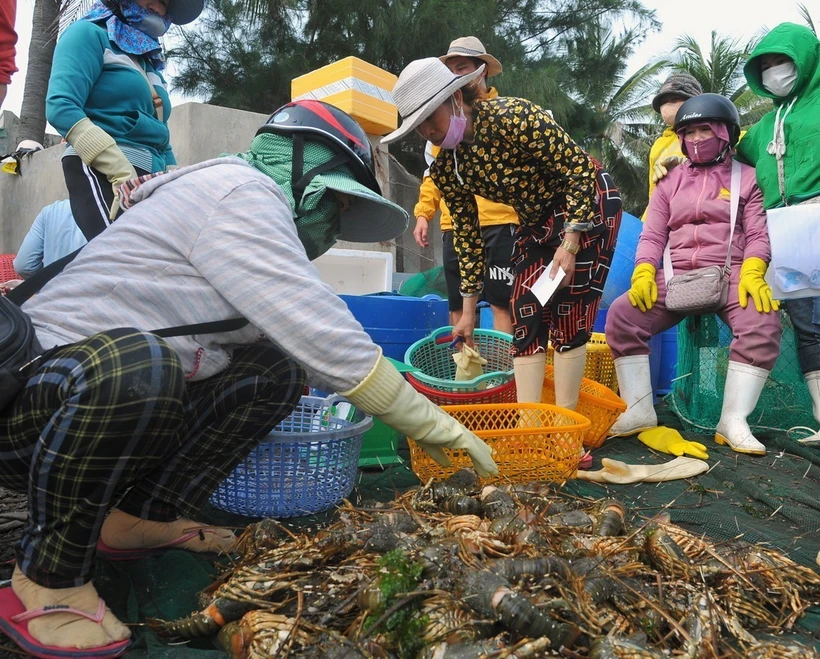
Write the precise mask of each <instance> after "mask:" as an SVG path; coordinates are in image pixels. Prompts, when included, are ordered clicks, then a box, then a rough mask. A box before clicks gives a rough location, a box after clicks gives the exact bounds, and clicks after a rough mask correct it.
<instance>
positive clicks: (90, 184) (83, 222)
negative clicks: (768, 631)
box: [46, 0, 204, 240]
mask: <svg viewBox="0 0 820 659" xmlns="http://www.w3.org/2000/svg"><path fill="white" fill-rule="evenodd" d="M203 3H204V0H97V2H95V3H94V4H93V5H91V8H90V10H89V11H88V13H87V14H85V15H84V16H83V17H82V18H81V19H80V20H78V21H76V22H75V23H72V24H71V25H70V26H69V27H68V28H67V29H66V30H65V32H64V33H63V34H62V35H61V37H60V40H59V41H58V42H57V46H56V48H55V50H54V65H53V67H52V70H51V78H50V79H49V83H48V96H47V99H46V117H47V118H48V121H49V123H50V124H51V125H52V126H54V127H55V128H56V129H57V132H59V133H60V135H62V136H63V137H64V138H65V139H66V142H68V148H67V149H66V151H65V154H64V155H63V161H62V164H63V173H64V175H65V180H66V187H67V188H68V194H69V199H70V201H71V212H72V213H73V214H74V218H75V220H76V222H77V225H78V226H79V227H80V229H82V232H83V234H84V235H85V237H86V239H87V240H91V239H92V238H93V237H94V236H96V235H97V234H99V233H100V232H102V231H103V230H104V229H105V228H106V227H107V226H108V225H109V224H110V223H111V222H112V221H113V220H115V219H116V218H117V217H118V216H119V213H120V209H119V194H118V190H119V187H120V185H122V183H123V182H125V181H127V180H129V179H132V178H137V176H140V175H143V174H151V173H154V172H162V171H165V170H166V169H168V168H172V167H175V166H176V164H177V163H176V158H175V157H174V152H173V151H172V149H171V141H170V134H169V131H168V117H169V116H170V115H171V100H170V98H169V97H168V91H167V90H166V86H165V80H164V78H163V77H162V70H163V69H164V68H165V58H164V56H163V54H162V46H161V44H160V42H159V38H160V37H161V36H162V35H163V34H165V32H167V31H168V29H169V28H170V26H171V25H172V24H173V25H185V24H186V23H190V22H191V21H193V20H195V19H196V18H197V16H199V14H200V13H201V12H202V7H203Z"/></svg>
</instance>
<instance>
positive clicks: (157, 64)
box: [80, 0, 171, 71]
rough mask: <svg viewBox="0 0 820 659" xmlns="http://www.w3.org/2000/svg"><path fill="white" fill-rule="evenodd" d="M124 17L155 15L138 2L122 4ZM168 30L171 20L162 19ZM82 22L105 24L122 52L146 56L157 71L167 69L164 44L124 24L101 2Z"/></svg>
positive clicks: (109, 34)
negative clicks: (163, 49) (163, 50)
mask: <svg viewBox="0 0 820 659" xmlns="http://www.w3.org/2000/svg"><path fill="white" fill-rule="evenodd" d="M121 10H122V12H123V17H124V18H126V19H129V18H131V19H137V18H140V17H142V16H148V15H151V14H154V12H152V11H150V10H149V9H144V8H143V7H140V6H139V5H138V4H137V3H136V2H130V1H127V2H123V3H122V4H121ZM162 19H163V21H164V23H165V26H166V28H167V27H169V26H170V25H171V21H170V19H168V18H166V17H162ZM80 20H83V21H90V22H92V23H103V22H104V23H105V26H106V29H107V30H108V38H109V39H110V40H111V41H112V42H114V43H115V44H117V45H118V46H119V47H120V48H122V50H123V51H124V52H126V53H130V54H131V55H144V56H145V57H147V58H148V60H150V62H151V64H152V65H153V67H154V68H155V69H156V70H157V71H161V70H162V69H164V68H165V57H164V56H163V54H162V44H160V42H159V41H158V40H157V39H154V38H153V37H149V36H148V35H147V34H145V32H141V31H140V30H138V29H137V28H135V27H132V26H131V25H128V23H124V22H123V21H121V20H120V19H119V18H118V17H117V16H115V15H114V12H113V11H111V9H109V8H108V7H106V6H105V5H104V4H103V3H102V2H101V1H100V0H97V2H95V3H94V4H93V5H91V8H90V9H89V10H88V13H87V14H85V16H83V17H82V18H81V19H80Z"/></svg>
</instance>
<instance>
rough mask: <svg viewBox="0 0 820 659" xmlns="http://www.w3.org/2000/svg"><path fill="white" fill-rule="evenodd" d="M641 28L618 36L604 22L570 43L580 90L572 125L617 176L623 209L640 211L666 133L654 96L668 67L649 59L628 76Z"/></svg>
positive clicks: (578, 137)
mask: <svg viewBox="0 0 820 659" xmlns="http://www.w3.org/2000/svg"><path fill="white" fill-rule="evenodd" d="M639 29H640V28H633V29H632V30H627V31H626V32H624V33H623V34H621V35H618V36H616V35H615V34H613V32H612V29H611V28H610V27H608V26H606V25H604V24H603V23H602V22H599V23H598V24H596V25H592V26H589V27H587V28H586V29H585V30H583V32H582V33H580V34H578V35H576V36H575V38H573V39H571V40H569V41H568V42H567V44H566V48H567V60H568V62H569V64H570V67H571V69H572V71H571V73H570V76H571V77H572V78H573V79H574V83H575V84H574V88H575V89H577V90H578V91H577V95H578V97H577V98H576V103H575V108H574V115H575V116H574V118H573V119H572V121H570V122H568V123H567V127H568V129H569V130H570V132H571V133H572V134H573V136H574V137H575V138H576V140H577V141H578V143H579V144H580V145H581V146H582V147H583V148H584V149H585V150H586V151H587V152H588V153H590V154H591V155H592V156H593V157H595V158H596V159H597V160H599V161H600V162H601V164H602V165H603V166H604V168H605V169H607V171H609V173H610V174H612V177H613V178H614V179H615V181H616V182H617V184H618V187H619V189H620V191H621V195H622V197H623V200H624V207H625V208H626V209H627V210H629V211H630V212H633V213H638V214H640V212H641V211H642V209H643V207H644V206H645V205H646V201H647V192H648V190H647V176H648V174H647V166H648V161H649V149H650V148H651V146H652V142H653V141H654V139H655V138H656V137H657V135H658V133H659V132H660V131H661V128H660V124H659V123H658V117H657V114H656V113H655V112H654V111H653V110H652V107H651V105H650V104H649V98H650V97H651V95H652V94H653V93H654V92H655V91H656V88H657V82H656V78H657V74H658V73H659V72H660V71H661V70H663V69H664V68H665V66H666V64H665V62H663V61H656V62H650V63H648V64H646V65H644V66H643V67H641V68H640V69H638V70H637V71H636V72H635V73H633V74H632V75H631V76H629V77H627V78H625V77H624V71H625V69H626V64H627V59H628V57H629V55H630V54H631V52H632V50H633V49H634V48H635V46H636V45H637V43H638V42H639V40H640V39H639V34H638V32H637V31H638V30H639Z"/></svg>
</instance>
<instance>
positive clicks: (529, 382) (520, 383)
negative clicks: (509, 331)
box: [513, 352, 547, 428]
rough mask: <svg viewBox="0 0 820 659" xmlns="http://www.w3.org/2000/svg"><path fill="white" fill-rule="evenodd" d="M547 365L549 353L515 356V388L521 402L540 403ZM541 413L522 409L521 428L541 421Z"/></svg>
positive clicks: (520, 414)
mask: <svg viewBox="0 0 820 659" xmlns="http://www.w3.org/2000/svg"><path fill="white" fill-rule="evenodd" d="M546 365H547V353H545V352H537V353H535V354H534V355H526V356H524V357H515V358H514V359H513V368H515V390H516V396H517V400H518V402H519V403H540V402H541V390H542V389H543V388H544V371H545V370H546ZM540 419H541V416H540V414H537V413H534V412H532V411H531V410H520V411H519V417H518V427H519V428H532V427H534V426H537V425H538V424H539V422H540Z"/></svg>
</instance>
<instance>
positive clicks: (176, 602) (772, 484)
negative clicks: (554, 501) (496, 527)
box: [97, 406, 820, 659]
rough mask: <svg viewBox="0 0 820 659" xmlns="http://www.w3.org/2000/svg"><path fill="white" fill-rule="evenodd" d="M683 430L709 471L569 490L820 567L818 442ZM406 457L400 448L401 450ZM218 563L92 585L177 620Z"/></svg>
mask: <svg viewBox="0 0 820 659" xmlns="http://www.w3.org/2000/svg"><path fill="white" fill-rule="evenodd" d="M659 416H660V422H661V423H662V424H665V425H668V426H673V427H678V428H680V426H679V424H678V423H677V418H676V417H675V416H674V415H673V414H671V413H670V412H669V411H668V410H666V409H665V407H664V406H660V407H659ZM684 436H685V437H686V438H687V439H694V440H697V441H701V442H702V443H704V444H706V445H707V446H708V447H709V455H710V460H709V463H710V465H712V469H711V471H709V472H708V473H707V474H704V475H702V476H699V477H697V478H695V479H692V480H691V481H674V482H671V483H658V484H638V485H607V486H600V485H597V484H594V483H588V482H583V481H571V482H569V483H567V484H566V485H565V490H566V491H567V492H568V493H570V494H573V495H579V496H586V497H592V498H595V499H598V498H602V497H605V496H612V497H615V498H618V499H620V500H621V501H623V502H624V503H625V504H626V505H627V506H628V507H629V508H630V511H631V513H632V515H633V524H640V523H641V521H642V518H644V519H645V518H649V517H651V516H653V515H655V514H656V513H658V512H660V511H661V510H666V511H667V512H668V513H669V514H670V515H671V518H672V521H673V522H675V523H677V524H680V525H681V526H683V527H685V528H687V529H688V530H690V531H693V532H695V533H702V534H704V535H707V536H709V537H711V538H713V539H715V540H718V541H722V540H729V539H732V538H735V537H738V536H742V537H743V538H744V539H746V540H747V541H749V542H762V543H768V544H769V545H770V546H772V547H776V548H778V549H780V550H782V551H784V552H785V553H786V554H788V555H789V556H790V557H791V558H792V559H793V560H795V561H797V562H799V563H802V564H804V565H810V566H812V567H814V568H815V569H817V565H816V564H815V557H816V556H817V553H818V551H819V550H820V532H818V531H820V449H811V448H805V447H801V446H799V445H797V444H795V443H794V442H791V441H789V440H787V439H786V438H785V437H781V436H775V435H768V436H767V435H762V436H761V438H762V439H763V441H764V442H765V443H766V444H767V445H768V447H769V453H768V455H767V456H766V457H762V458H761V457H753V456H744V455H740V454H737V453H734V452H732V451H731V450H728V449H726V448H725V447H718V446H717V445H715V443H714V442H713V441H712V440H711V438H710V437H704V436H698V435H696V434H693V433H686V432H685V433H684ZM594 453H595V459H596V462H595V466H594V467H593V468H596V469H597V468H599V467H600V458H602V457H609V458H614V459H618V460H623V461H625V462H636V463H640V462H644V463H660V462H665V461H667V460H669V459H671V457H672V456H666V455H663V454H659V453H655V452H653V451H650V450H649V449H647V448H646V447H645V446H643V444H641V443H640V442H638V440H637V439H635V438H630V439H620V440H618V439H616V440H609V441H608V442H606V443H605V444H604V446H603V447H601V448H600V449H597V450H596V451H595V452H594ZM405 456H406V453H405ZM417 484H418V481H417V480H416V478H415V476H414V475H413V473H412V471H411V470H410V469H409V468H408V467H407V466H406V465H402V466H398V467H393V468H390V469H388V470H385V471H371V472H362V473H361V475H360V479H359V483H358V485H357V488H356V490H355V491H354V494H353V495H352V496H351V500H352V501H354V502H355V501H356V498H357V497H363V498H367V499H378V500H382V501H389V500H392V499H393V498H394V497H395V494H396V493H397V492H403V491H405V490H406V489H407V488H409V487H413V486H415V485H417ZM203 519H204V520H205V521H207V522H209V523H215V524H227V525H232V526H238V527H242V526H244V525H246V524H248V523H250V522H252V521H254V520H250V519H247V518H238V517H235V516H232V515H229V514H226V513H223V512H221V511H218V510H214V509H211V510H207V511H204V513H203ZM328 519H329V515H317V516H312V517H308V518H298V519H292V520H288V525H289V526H291V527H293V528H306V527H315V526H318V525H321V524H323V523H326V522H327V521H328ZM214 574H215V571H214V568H213V566H212V565H210V564H209V563H208V561H207V560H205V559H204V558H202V557H199V556H194V555H192V554H189V553H187V552H184V551H170V552H168V553H167V554H165V555H164V556H161V557H154V558H147V559H144V560H141V561H137V562H129V563H107V562H103V561H101V562H100V566H99V574H98V577H97V584H98V588H99V590H100V593H101V595H102V596H103V597H104V598H105V599H106V601H107V602H108V603H109V605H110V606H111V608H112V609H113V610H114V612H115V613H116V614H117V615H118V616H120V617H121V619H122V620H124V621H127V622H129V623H141V622H143V621H144V620H145V618H147V617H161V618H165V619H173V618H177V617H181V616H185V615H188V614H189V613H191V612H192V611H193V610H194V609H195V608H197V606H198V603H197V593H198V591H199V590H201V589H203V588H205V587H206V586H208V584H209V583H210V582H211V580H212V578H213V576H214ZM134 631H135V644H134V649H133V650H132V651H131V652H129V654H128V656H129V657H130V658H131V659H138V658H150V659H166V658H167V659H188V658H190V659H217V658H218V657H219V658H224V656H225V655H223V654H222V653H221V652H219V651H218V650H215V649H214V646H213V644H212V642H211V640H207V639H206V640H201V641H198V642H196V643H191V644H188V645H175V646H166V645H165V644H163V643H162V641H160V640H159V639H158V638H157V637H156V636H155V635H154V634H153V633H152V632H149V631H146V630H145V628H143V627H135V629H134ZM799 631H800V637H799V638H798V640H800V641H802V642H804V643H807V644H812V643H814V644H815V647H817V648H818V650H820V608H815V609H812V610H811V611H810V612H809V614H808V615H807V616H805V617H804V618H803V620H802V621H801V622H800V623H799Z"/></svg>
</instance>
